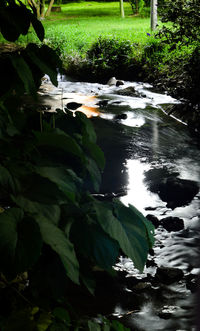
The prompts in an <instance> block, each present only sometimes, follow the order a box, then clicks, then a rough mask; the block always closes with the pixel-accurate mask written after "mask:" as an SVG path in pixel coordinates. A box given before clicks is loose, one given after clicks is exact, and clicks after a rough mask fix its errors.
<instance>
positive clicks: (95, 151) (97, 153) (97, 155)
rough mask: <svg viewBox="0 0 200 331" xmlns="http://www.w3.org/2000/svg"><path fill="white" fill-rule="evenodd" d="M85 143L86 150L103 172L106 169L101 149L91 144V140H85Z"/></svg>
mask: <svg viewBox="0 0 200 331" xmlns="http://www.w3.org/2000/svg"><path fill="white" fill-rule="evenodd" d="M83 143H84V145H85V147H86V149H87V150H88V151H89V153H90V155H91V157H92V158H93V160H94V161H95V162H96V163H97V165H98V166H99V168H100V169H101V170H103V169H104V167H105V158H104V153H103V151H102V150H101V148H100V147H99V146H98V145H96V144H95V143H92V142H90V141H89V139H83Z"/></svg>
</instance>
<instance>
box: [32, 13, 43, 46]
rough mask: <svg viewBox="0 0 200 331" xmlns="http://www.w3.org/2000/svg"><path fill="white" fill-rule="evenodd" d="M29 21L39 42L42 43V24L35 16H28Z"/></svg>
mask: <svg viewBox="0 0 200 331" xmlns="http://www.w3.org/2000/svg"><path fill="white" fill-rule="evenodd" d="M30 21H31V23H32V25H33V28H34V30H35V32H36V34H37V36H38V38H39V39H40V41H43V39H44V34H45V33H44V27H43V25H42V23H41V22H40V21H39V20H38V19H37V17H36V15H34V14H30Z"/></svg>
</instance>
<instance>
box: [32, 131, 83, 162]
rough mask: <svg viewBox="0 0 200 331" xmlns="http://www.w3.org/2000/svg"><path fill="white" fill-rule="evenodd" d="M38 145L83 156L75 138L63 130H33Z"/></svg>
mask: <svg viewBox="0 0 200 331" xmlns="http://www.w3.org/2000/svg"><path fill="white" fill-rule="evenodd" d="M35 136H36V138H37V144H38V146H52V147H56V148H57V149H61V150H63V152H67V153H71V154H73V155H76V156H78V157H80V158H84V154H83V151H82V150H81V148H80V147H79V145H78V144H77V143H76V142H75V140H74V139H73V138H72V137H70V136H68V135H67V134H65V133H64V132H63V131H61V130H59V129H56V130H54V131H53V132H42V133H40V132H35Z"/></svg>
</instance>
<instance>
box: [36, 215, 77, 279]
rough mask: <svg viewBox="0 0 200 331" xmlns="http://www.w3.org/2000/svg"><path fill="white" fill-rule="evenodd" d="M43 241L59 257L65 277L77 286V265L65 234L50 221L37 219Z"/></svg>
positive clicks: (70, 244)
mask: <svg viewBox="0 0 200 331" xmlns="http://www.w3.org/2000/svg"><path fill="white" fill-rule="evenodd" d="M36 221H37V222H38V225H39V227H40V231H41V234H42V238H43V241H44V242H45V243H46V244H47V245H49V246H50V247H51V248H52V249H53V250H54V251H55V252H56V253H57V254H58V255H59V257H60V259H61V261H62V263H63V265H64V268H65V270H66V273H67V276H68V277H69V278H70V279H71V280H72V281H73V282H74V283H76V284H79V263H78V260H77V258H76V255H75V251H74V246H73V244H72V243H71V242H70V241H69V239H68V238H67V237H66V236H65V234H64V233H63V232H62V231H61V230H60V229H59V228H58V227H57V226H55V225H54V224H52V222H51V221H49V220H48V219H46V218H43V217H41V218H40V217H37V219H36Z"/></svg>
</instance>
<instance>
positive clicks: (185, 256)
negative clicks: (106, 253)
mask: <svg viewBox="0 0 200 331" xmlns="http://www.w3.org/2000/svg"><path fill="white" fill-rule="evenodd" d="M127 88H131V89H129V92H128V93H126V91H127V90H126V89H127ZM130 91H131V92H130ZM45 93H46V97H45ZM127 94H130V95H127ZM49 95H50V97H49ZM41 96H42V97H43V99H42V100H43V103H44V104H45V103H46V104H48V105H49V104H50V105H51V109H52V110H54V109H56V108H64V107H66V105H67V104H68V103H69V102H72V101H75V102H79V103H81V104H82V106H80V107H79V108H78V110H80V111H83V112H84V113H85V114H86V115H87V116H88V117H91V119H92V121H93V123H94V126H95V129H96V132H97V136H98V143H99V145H100V146H101V147H102V149H103V150H104V152H105V156H106V161H107V163H106V168H105V174H104V175H103V182H102V187H101V193H102V195H105V194H112V195H113V196H114V195H117V196H120V199H121V200H122V202H123V203H125V204H127V205H128V204H133V205H134V206H135V207H136V208H138V209H139V210H140V211H141V212H142V213H143V214H144V215H145V216H146V215H147V214H153V215H154V216H156V217H157V218H158V219H159V220H160V219H161V218H164V217H167V216H173V217H179V218H181V219H183V221H184V226H185V229H184V230H181V231H178V232H167V231H166V230H165V229H163V228H161V227H159V228H158V229H157V230H156V231H155V238H156V243H155V247H154V257H153V260H154V264H152V265H151V266H149V267H146V268H145V270H144V273H143V274H141V275H138V271H137V270H135V269H134V266H133V263H132V262H131V260H129V259H127V258H125V257H121V258H120V260H119V262H118V263H117V265H116V266H115V269H116V270H120V271H127V277H133V276H135V275H136V276H137V277H141V278H142V277H144V278H145V277H146V276H147V275H151V276H152V277H153V276H154V274H155V272H156V268H157V266H167V267H169V266H170V267H178V268H179V269H182V270H183V272H184V279H182V280H181V281H179V282H177V283H175V284H171V285H162V289H160V288H159V290H158V288H156V286H155V288H153V289H152V288H151V289H152V291H153V292H151V293H150V295H149V296H148V295H146V297H145V294H143V295H144V302H143V304H142V305H141V306H140V307H139V309H138V310H137V311H134V309H133V312H131V313H130V310H131V305H130V304H129V307H128V308H124V307H123V306H122V304H121V303H120V302H119V303H118V304H117V305H116V307H115V310H114V311H113V315H114V316H117V317H119V318H120V317H122V318H123V319H124V320H125V322H126V324H127V325H128V326H129V327H131V328H132V330H148V331H154V330H177V331H178V330H179V331H181V330H182V331H183V330H195V327H194V319H193V318H191V316H190V315H192V311H191V310H192V309H191V308H193V305H194V303H193V294H192V293H191V291H190V290H189V289H187V287H186V279H187V277H190V278H192V277H193V276H194V278H195V277H196V275H197V274H198V272H199V268H198V262H197V261H198V241H199V221H200V194H199V193H198V194H197V195H196V196H195V197H194V199H193V200H192V201H191V202H190V203H189V204H188V205H186V206H181V207H176V208H175V209H173V210H172V209H171V208H167V207H166V202H163V201H162V200H161V199H160V198H159V196H158V194H156V193H152V192H151V191H150V189H149V182H148V178H147V177H148V176H147V175H148V171H149V170H150V169H165V171H167V173H168V174H172V173H176V174H178V177H179V178H182V179H189V180H194V181H196V182H198V183H199V184H200V170H199V166H200V143H199V140H198V138H197V137H195V136H193V135H192V134H191V133H190V132H189V131H188V128H187V126H186V125H185V124H184V123H182V122H181V121H179V120H177V119H175V118H173V117H170V116H167V115H166V113H165V110H166V109H167V108H168V107H169V105H172V104H175V103H178V102H179V101H177V100H175V99H173V98H172V97H170V96H168V95H166V94H159V93H156V92H154V91H153V89H152V86H151V85H149V84H143V83H136V82H125V83H124V85H122V86H119V87H116V86H109V85H102V84H97V83H96V84H95V83H85V82H76V81H72V80H69V79H67V78H66V77H60V80H59V85H58V88H54V87H51V86H50V85H49V84H48V83H46V84H44V86H43V89H42V90H41ZM191 275H192V276H191ZM126 291H128V292H130V291H131V289H130V288H126ZM145 298H146V299H145ZM161 312H162V314H161Z"/></svg>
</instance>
